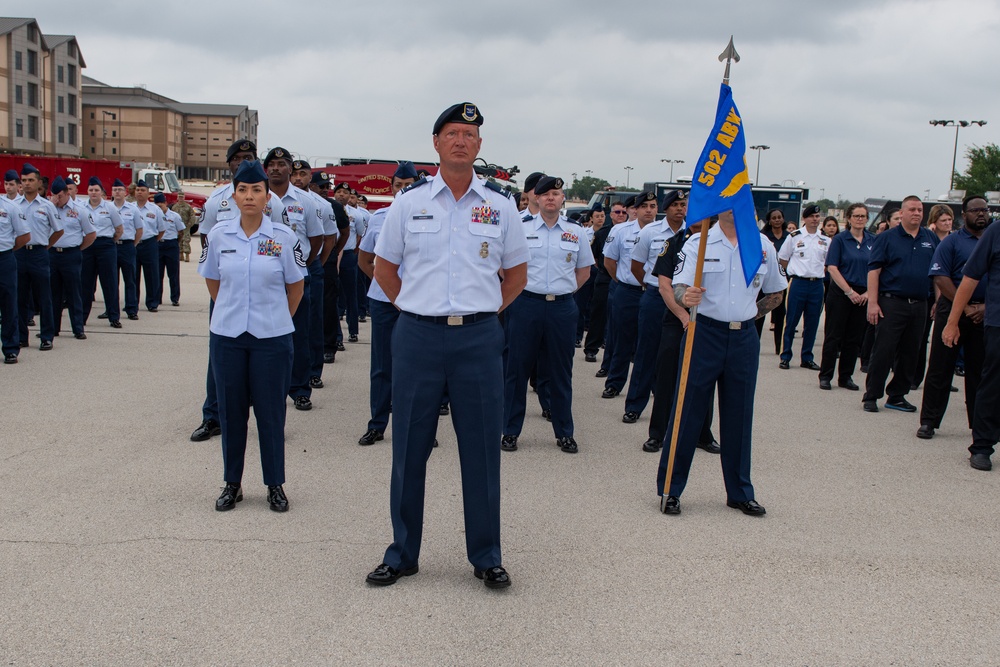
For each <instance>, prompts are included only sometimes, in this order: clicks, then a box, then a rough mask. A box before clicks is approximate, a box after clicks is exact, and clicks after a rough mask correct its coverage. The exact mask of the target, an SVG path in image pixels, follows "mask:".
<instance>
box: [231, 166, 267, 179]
mask: <svg viewBox="0 0 1000 667" xmlns="http://www.w3.org/2000/svg"><path fill="white" fill-rule="evenodd" d="M264 181H267V174H265V173H264V167H263V166H261V164H260V162H257V160H244V161H243V162H242V163H240V167H239V169H237V170H236V173H235V174H233V185H236V184H237V183H261V182H264Z"/></svg>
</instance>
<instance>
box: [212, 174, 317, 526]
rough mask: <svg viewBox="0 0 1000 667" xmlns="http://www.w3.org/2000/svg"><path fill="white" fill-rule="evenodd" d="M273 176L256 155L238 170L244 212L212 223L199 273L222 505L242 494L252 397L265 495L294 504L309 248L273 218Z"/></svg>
mask: <svg viewBox="0 0 1000 667" xmlns="http://www.w3.org/2000/svg"><path fill="white" fill-rule="evenodd" d="M267 181H268V177H267V175H266V174H265V173H264V169H263V167H261V165H260V163H259V162H257V161H256V160H251V161H247V162H243V163H242V164H241V165H240V167H239V169H238V170H237V172H236V174H235V176H233V187H234V190H233V194H232V197H233V199H234V201H235V203H236V206H237V207H238V208H239V215H238V216H237V217H235V218H230V219H228V220H226V221H225V222H222V221H220V222H219V223H218V224H217V225H214V226H213V228H212V231H211V233H210V234H209V237H208V244H207V245H206V247H205V249H204V250H203V251H202V253H201V260H200V262H199V264H198V273H199V274H200V275H201V276H202V277H203V278H205V283H206V284H207V285H208V291H209V294H211V295H212V300H213V302H214V303H215V308H214V309H213V312H212V316H211V319H212V321H211V326H210V331H211V334H210V343H209V344H210V346H211V357H212V358H213V359H214V360H215V363H214V364H213V368H214V371H215V375H216V385H217V386H218V391H219V415H220V417H221V419H222V461H223V466H224V469H225V472H224V477H223V479H224V480H225V482H226V485H225V486H224V487H223V489H222V495H220V496H219V498H218V500H216V501H215V509H216V510H218V511H220V512H224V511H226V510H231V509H233V508H234V507H236V503H238V502H239V501H241V500H242V499H243V488H242V480H243V460H244V456H245V454H246V446H247V420H248V419H249V418H250V403H251V399H252V401H253V412H254V416H255V417H256V418H257V431H258V434H259V435H258V437H259V439H260V459H261V467H262V468H263V473H264V484H266V485H267V502H268V505H270V507H271V509H272V510H274V511H275V512H286V511H288V498H287V497H286V496H285V492H284V489H283V488H282V485H283V484H284V483H285V395H286V394H287V393H288V383H289V382H290V378H291V372H292V331H293V329H294V328H295V327H294V325H293V324H292V315H293V314H294V313H295V309H296V308H297V307H298V305H299V302H300V300H301V298H302V286H303V282H304V280H303V278H304V274H303V272H302V270H303V269H305V268H306V256H305V251H304V250H303V249H302V246H301V244H300V243H299V241H298V238H297V237H296V234H295V233H294V232H293V231H292V230H290V229H289V228H288V227H286V226H284V225H281V224H277V223H274V222H272V221H271V220H270V219H269V218H268V217H267V216H266V215H265V214H264V210H265V209H266V208H267V206H268V199H269V194H268V189H267Z"/></svg>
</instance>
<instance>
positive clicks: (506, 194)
mask: <svg viewBox="0 0 1000 667" xmlns="http://www.w3.org/2000/svg"><path fill="white" fill-rule="evenodd" d="M486 187H487V188H489V189H490V190H492V191H493V192H499V193H500V194H502V195H503V196H504V197H506V198H507V199H510V197H511V194H510V192H508V191H507V190H504V189H503V188H501V187H500V186H499V185H497V184H496V183H494V182H493V181H486Z"/></svg>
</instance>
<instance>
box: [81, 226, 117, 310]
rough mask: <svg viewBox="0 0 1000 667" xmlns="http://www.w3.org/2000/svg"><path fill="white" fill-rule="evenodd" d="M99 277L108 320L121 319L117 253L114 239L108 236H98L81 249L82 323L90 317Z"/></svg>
mask: <svg viewBox="0 0 1000 667" xmlns="http://www.w3.org/2000/svg"><path fill="white" fill-rule="evenodd" d="M98 277H100V279H101V294H103V295H104V309H105V312H107V314H108V320H109V321H111V322H117V321H118V320H120V319H121V309H120V308H119V306H118V253H117V251H116V250H115V241H114V239H112V238H111V237H110V236H99V237H97V238H96V239H94V242H93V243H92V244H90V246H89V247H87V248H86V249H84V250H83V269H82V270H81V279H82V281H83V323H84V324H86V323H87V319H88V318H89V317H90V309H91V307H92V306H93V304H94V293H95V292H97V279H98Z"/></svg>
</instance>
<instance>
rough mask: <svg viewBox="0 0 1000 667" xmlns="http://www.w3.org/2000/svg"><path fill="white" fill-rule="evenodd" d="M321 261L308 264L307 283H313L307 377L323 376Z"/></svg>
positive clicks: (324, 277) (322, 273) (322, 271)
mask: <svg viewBox="0 0 1000 667" xmlns="http://www.w3.org/2000/svg"><path fill="white" fill-rule="evenodd" d="M324 273H325V272H324V270H323V262H321V261H319V260H318V259H316V260H313V263H312V264H310V265H309V284H310V285H314V288H313V290H312V292H311V298H310V299H309V377H310V378H321V377H323V289H324V286H325V280H326V276H325V275H324Z"/></svg>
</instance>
